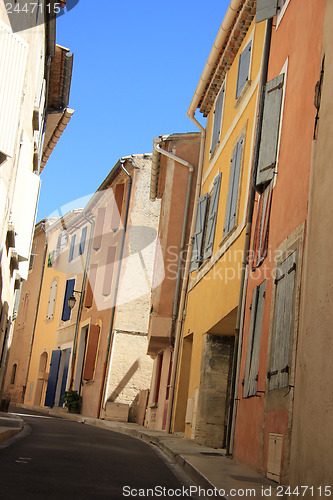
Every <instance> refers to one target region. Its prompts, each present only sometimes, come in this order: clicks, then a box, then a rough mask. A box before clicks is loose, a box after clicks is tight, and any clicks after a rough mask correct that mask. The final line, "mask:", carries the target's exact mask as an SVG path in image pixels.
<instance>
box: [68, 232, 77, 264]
mask: <svg viewBox="0 0 333 500" xmlns="http://www.w3.org/2000/svg"><path fill="white" fill-rule="evenodd" d="M75 240H76V234H73V236H72V239H71V246H70V249H69V255H68V262H71V261H72V260H73V258H74V250H75Z"/></svg>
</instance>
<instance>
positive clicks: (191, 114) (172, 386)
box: [165, 101, 206, 433]
mask: <svg viewBox="0 0 333 500" xmlns="http://www.w3.org/2000/svg"><path fill="white" fill-rule="evenodd" d="M192 102H193V101H192ZM194 113H195V109H193V110H191V107H190V110H189V112H188V116H189V118H190V119H191V120H192V122H193V123H194V124H195V125H196V126H197V127H198V128H199V129H200V132H201V137H200V152H199V163H198V173H197V181H196V186H195V195H194V209H193V215H192V221H191V228H190V236H189V242H188V246H187V255H186V262H185V269H184V278H183V283H182V288H181V292H180V299H179V306H178V317H177V323H176V328H175V345H174V352H173V363H172V369H171V376H170V387H169V405H168V410H167V418H166V426H165V429H166V432H167V433H170V432H171V423H172V417H173V406H174V399H175V383H176V377H177V373H178V364H179V353H180V345H181V333H182V326H183V315H184V306H185V299H186V291H187V284H188V279H189V271H190V263H191V255H192V247H193V235H194V230H195V222H196V217H197V206H198V199H199V196H200V191H201V177H202V169H203V160H204V151H205V138H206V133H205V129H204V128H203V127H202V125H201V124H200V123H199V122H198V121H197V119H196V118H195V117H194Z"/></svg>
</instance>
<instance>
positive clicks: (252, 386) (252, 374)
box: [243, 281, 266, 398]
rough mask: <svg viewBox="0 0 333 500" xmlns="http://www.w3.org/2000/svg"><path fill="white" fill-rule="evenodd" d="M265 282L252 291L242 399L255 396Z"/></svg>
mask: <svg viewBox="0 0 333 500" xmlns="http://www.w3.org/2000/svg"><path fill="white" fill-rule="evenodd" d="M265 291H266V281H264V282H263V283H261V285H260V286H257V287H256V288H255V289H254V290H253V296H252V309H251V320H250V328H249V338H248V346H247V355H246V366H245V376H244V389H243V397H244V398H246V397H248V396H255V395H256V394H257V382H258V374H259V355H260V343H261V330H262V322H263V315H264V304H265Z"/></svg>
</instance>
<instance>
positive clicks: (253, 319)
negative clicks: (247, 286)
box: [243, 287, 259, 398]
mask: <svg viewBox="0 0 333 500" xmlns="http://www.w3.org/2000/svg"><path fill="white" fill-rule="evenodd" d="M258 295H259V287H256V288H255V289H254V290H253V294H252V304H251V319H250V328H249V337H248V342H247V353H246V364H245V375H244V387H243V398H247V397H248V395H249V382H250V370H251V361H252V352H253V337H254V329H255V323H256V315H257V304H258Z"/></svg>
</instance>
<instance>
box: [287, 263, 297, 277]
mask: <svg viewBox="0 0 333 500" xmlns="http://www.w3.org/2000/svg"><path fill="white" fill-rule="evenodd" d="M293 271H296V262H294V263H293V265H292V266H291V268H290V269H289V271H288V274H290V273H292V272H293Z"/></svg>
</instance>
